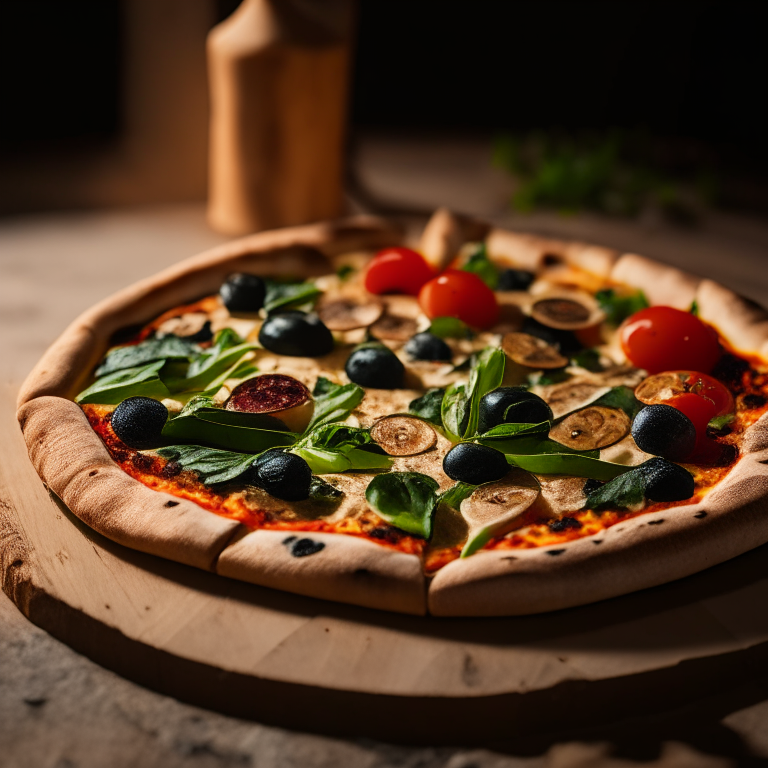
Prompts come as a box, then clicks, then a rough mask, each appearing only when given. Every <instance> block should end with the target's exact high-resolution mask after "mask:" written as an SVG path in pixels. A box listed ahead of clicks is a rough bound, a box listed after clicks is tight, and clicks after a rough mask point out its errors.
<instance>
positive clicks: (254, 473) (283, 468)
mask: <svg viewBox="0 0 768 768" xmlns="http://www.w3.org/2000/svg"><path fill="white" fill-rule="evenodd" d="M246 479H247V481H248V482H251V483H253V485H257V486H258V487H259V488H262V489H263V490H265V491H266V492H267V493H268V494H270V496H275V497H276V498H278V499H282V500H283V501H303V500H304V499H308V498H309V489H310V486H311V484H312V470H311V469H310V468H309V464H307V462H306V461H304V459H302V458H301V456H296V454H294V453H285V451H281V450H279V449H273V450H271V451H265V452H264V453H262V454H261V456H259V457H258V458H256V460H255V461H254V462H253V464H251V467H250V469H249V471H248V474H247V475H246Z"/></svg>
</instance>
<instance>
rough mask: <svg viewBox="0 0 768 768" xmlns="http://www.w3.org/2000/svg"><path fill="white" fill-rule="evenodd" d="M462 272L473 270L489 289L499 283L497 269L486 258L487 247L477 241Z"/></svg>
mask: <svg viewBox="0 0 768 768" xmlns="http://www.w3.org/2000/svg"><path fill="white" fill-rule="evenodd" d="M462 270H463V271H464V272H474V273H475V274H476V275H477V276H478V277H479V278H480V279H481V280H482V281H483V282H484V283H485V284H486V285H487V286H488V287H489V288H490V289H491V290H495V289H496V286H497V285H498V284H499V271H498V269H496V265H495V264H494V263H493V262H492V261H491V260H490V259H489V258H488V249H487V248H486V247H485V243H479V244H478V246H477V249H476V250H475V251H473V252H472V253H471V254H470V256H469V258H468V259H467V261H466V263H465V264H464V266H463V267H462Z"/></svg>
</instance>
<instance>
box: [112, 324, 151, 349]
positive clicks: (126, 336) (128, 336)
mask: <svg viewBox="0 0 768 768" xmlns="http://www.w3.org/2000/svg"><path fill="white" fill-rule="evenodd" d="M142 330H144V326H143V325H142V324H141V323H136V324H134V325H126V326H125V327H124V328H118V329H117V330H116V331H115V332H114V333H113V334H112V335H111V336H110V337H109V346H110V347H116V346H118V345H121V344H127V343H128V342H130V341H135V340H136V337H137V336H138V335H139V334H140V333H141V332H142Z"/></svg>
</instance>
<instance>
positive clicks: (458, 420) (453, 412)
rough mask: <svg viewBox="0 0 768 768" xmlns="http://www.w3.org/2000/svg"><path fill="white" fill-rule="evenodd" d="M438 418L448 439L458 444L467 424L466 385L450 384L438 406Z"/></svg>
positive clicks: (467, 401)
mask: <svg viewBox="0 0 768 768" xmlns="http://www.w3.org/2000/svg"><path fill="white" fill-rule="evenodd" d="M440 418H441V420H442V422H443V428H444V429H445V432H446V434H447V436H448V439H449V440H451V441H453V442H454V443H458V442H459V441H460V440H461V438H462V436H463V434H464V431H465V429H466V427H467V424H468V422H469V400H468V399H467V385H466V384H457V383H454V384H451V385H450V386H449V387H448V389H446V390H445V394H444V395H443V401H442V403H441V404H440Z"/></svg>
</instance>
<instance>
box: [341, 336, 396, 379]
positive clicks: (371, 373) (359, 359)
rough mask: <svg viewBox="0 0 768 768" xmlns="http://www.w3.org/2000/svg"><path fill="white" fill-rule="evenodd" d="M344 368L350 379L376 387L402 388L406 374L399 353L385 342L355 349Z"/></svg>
mask: <svg viewBox="0 0 768 768" xmlns="http://www.w3.org/2000/svg"><path fill="white" fill-rule="evenodd" d="M344 370H345V371H346V372H347V376H349V379H350V381H354V382H355V384H359V385H360V386H361V387H372V388H374V389H400V388H401V387H402V386H403V378H404V376H405V367H404V366H403V364H402V363H401V362H400V360H398V358H397V355H396V354H395V353H394V352H393V351H392V350H391V349H389V348H388V347H385V346H384V345H383V344H382V345H381V346H379V345H373V346H366V347H360V348H359V349H356V350H354V351H353V352H352V354H351V355H350V356H349V357H348V358H347V364H346V366H344Z"/></svg>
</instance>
